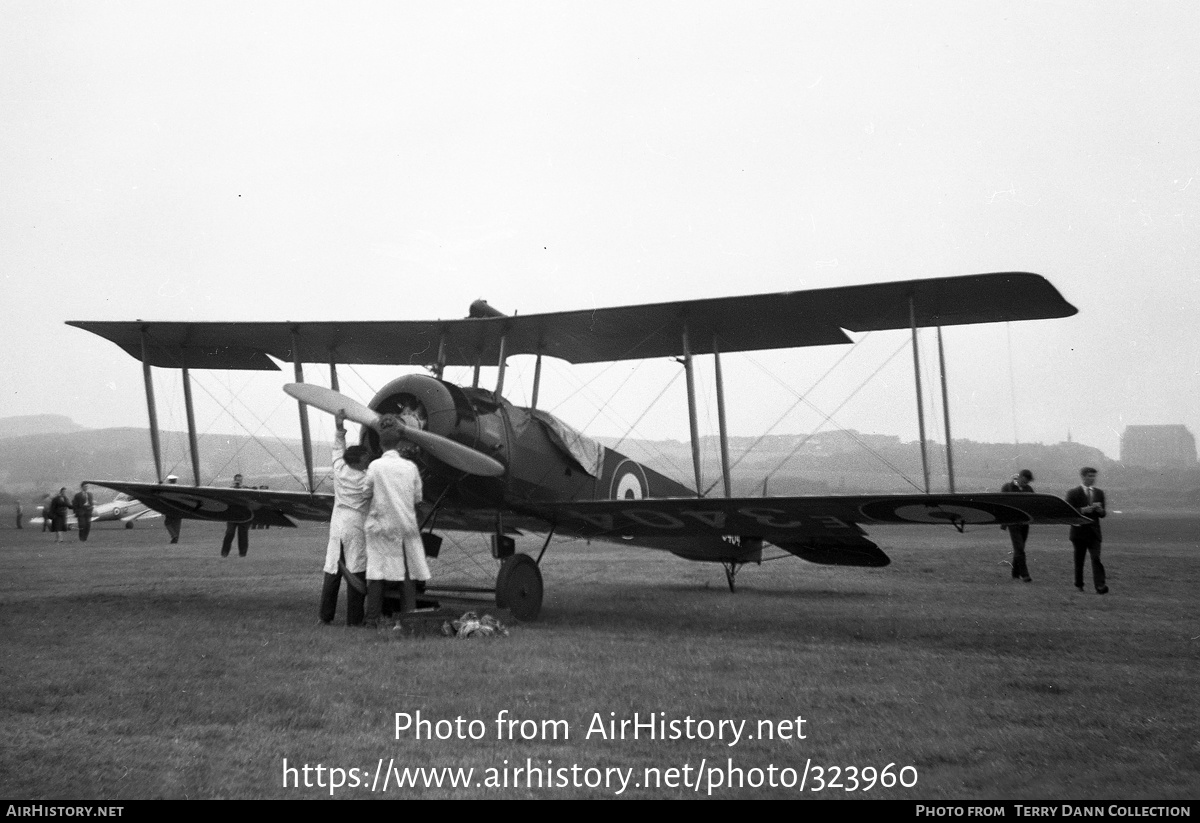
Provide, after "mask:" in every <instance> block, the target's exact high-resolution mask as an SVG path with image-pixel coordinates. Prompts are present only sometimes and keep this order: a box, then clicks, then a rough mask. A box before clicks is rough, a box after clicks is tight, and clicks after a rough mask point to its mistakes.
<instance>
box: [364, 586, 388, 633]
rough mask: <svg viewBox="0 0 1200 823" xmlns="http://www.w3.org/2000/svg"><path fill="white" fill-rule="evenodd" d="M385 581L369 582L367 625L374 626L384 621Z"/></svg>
mask: <svg viewBox="0 0 1200 823" xmlns="http://www.w3.org/2000/svg"><path fill="white" fill-rule="evenodd" d="M385 582H386V581H383V580H368V581H367V614H366V618H365V619H366V624H367V625H368V626H374V625H376V624H378V623H379V621H380V620H382V619H383V584H384V583H385Z"/></svg>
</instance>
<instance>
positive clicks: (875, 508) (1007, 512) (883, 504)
mask: <svg viewBox="0 0 1200 823" xmlns="http://www.w3.org/2000/svg"><path fill="white" fill-rule="evenodd" d="M860 510H861V511H862V513H863V514H864V515H865V516H866V517H869V518H870V519H872V520H879V521H883V522H892V523H945V524H947V525H951V526H953V525H956V524H976V525H977V524H980V523H1027V522H1029V516H1028V515H1026V514H1025V512H1023V511H1021V510H1020V509H1014V508H1012V507H1011V506H1002V505H1000V504H997V503H972V502H963V501H955V502H954V503H939V502H937V501H936V500H932V501H930V502H928V503H914V502H911V501H907V500H906V501H890V500H874V501H871V502H870V503H865V504H863V506H862V507H861V509H860Z"/></svg>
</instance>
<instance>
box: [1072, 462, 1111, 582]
mask: <svg viewBox="0 0 1200 823" xmlns="http://www.w3.org/2000/svg"><path fill="white" fill-rule="evenodd" d="M1079 477H1080V478H1081V479H1082V480H1083V485H1080V486H1076V487H1075V488H1073V489H1071V490H1070V491H1069V492H1067V502H1068V503H1070V504H1071V505H1072V506H1074V507H1075V508H1077V509H1079V513H1080V514H1082V515H1083V516H1084V517H1086V518H1087V519H1088V520H1089V521H1090V522H1088V523H1085V524H1084V525H1082V526H1072V527H1071V544H1072V545H1073V546H1074V547H1075V588H1077V589H1079V591H1083V558H1084V555H1087V554H1089V553H1090V554H1091V556H1092V581H1093V582H1094V583H1095V584H1096V594H1108V586H1106V585H1105V583H1104V564H1103V563H1101V562H1100V518H1102V517H1104V516H1105V515H1106V514H1108V512H1107V511H1106V510H1105V506H1104V492H1102V491H1101V490H1100V489H1098V488H1096V470H1095V469H1093V468H1092V467H1091V466H1084V467H1083V468H1082V469H1080V470H1079Z"/></svg>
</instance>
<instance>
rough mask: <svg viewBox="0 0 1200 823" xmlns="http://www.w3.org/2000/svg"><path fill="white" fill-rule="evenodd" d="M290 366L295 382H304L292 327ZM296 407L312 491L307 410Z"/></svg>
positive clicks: (296, 336) (310, 449) (298, 337)
mask: <svg viewBox="0 0 1200 823" xmlns="http://www.w3.org/2000/svg"><path fill="white" fill-rule="evenodd" d="M292 365H293V366H294V367H295V370H296V382H297V383H303V382H304V366H303V365H302V364H301V363H300V331H299V329H297V327H295V326H292ZM296 405H297V406H298V407H299V410H300V445H301V446H302V447H303V449H304V471H305V472H306V476H307V477H308V490H309V491H310V492H311V491H314V489H315V485H314V483H313V453H312V436H311V435H310V434H309V431H308V409H306V408H305V407H304V404H303V403H300V402H297V403H296Z"/></svg>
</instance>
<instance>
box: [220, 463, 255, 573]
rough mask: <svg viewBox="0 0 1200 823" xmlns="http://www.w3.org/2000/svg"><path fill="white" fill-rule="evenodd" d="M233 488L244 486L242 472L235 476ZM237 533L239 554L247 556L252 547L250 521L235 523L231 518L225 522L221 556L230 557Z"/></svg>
mask: <svg viewBox="0 0 1200 823" xmlns="http://www.w3.org/2000/svg"><path fill="white" fill-rule="evenodd" d="M233 488H235V489H240V488H242V476H241V475H240V474H235V475H234V476H233ZM235 534H236V535H237V541H238V556H239V557H245V556H246V551H247V550H248V549H249V548H250V524H249V522H246V523H235V522H234V521H232V520H230V521H229V522H228V523H226V524H225V539H224V540H223V541H221V557H229V549H230V548H231V547H232V546H233V536H234V535H235Z"/></svg>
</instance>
